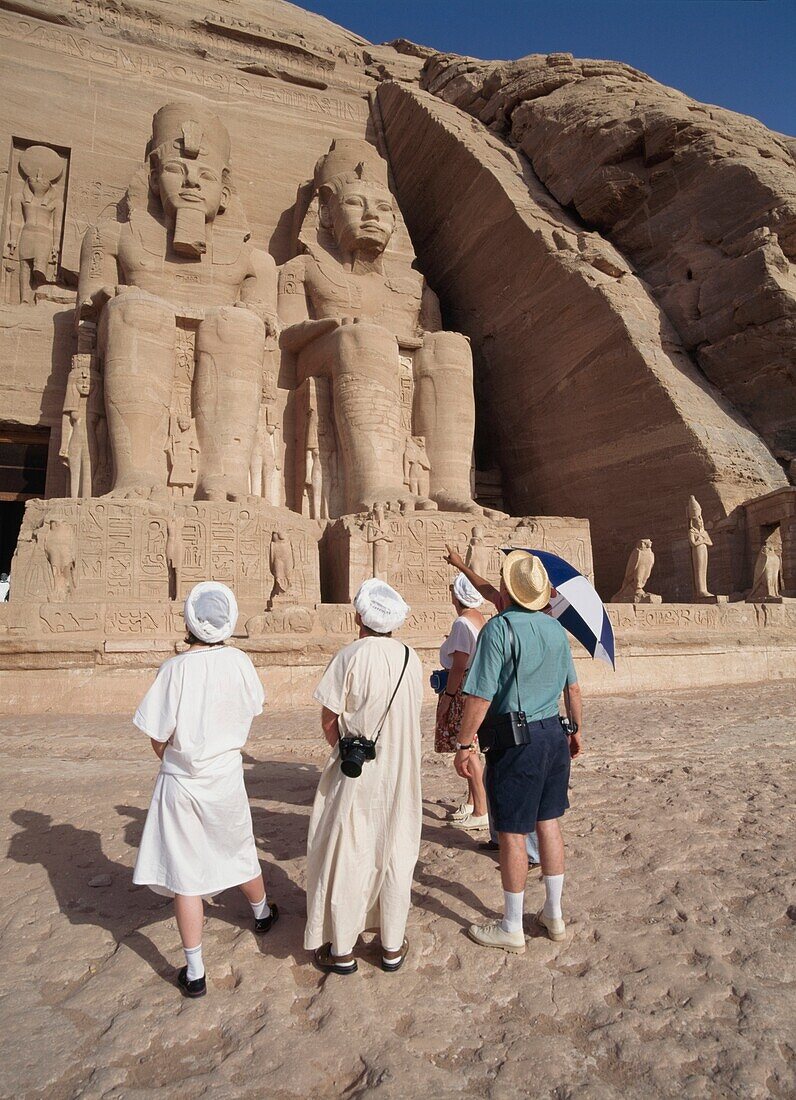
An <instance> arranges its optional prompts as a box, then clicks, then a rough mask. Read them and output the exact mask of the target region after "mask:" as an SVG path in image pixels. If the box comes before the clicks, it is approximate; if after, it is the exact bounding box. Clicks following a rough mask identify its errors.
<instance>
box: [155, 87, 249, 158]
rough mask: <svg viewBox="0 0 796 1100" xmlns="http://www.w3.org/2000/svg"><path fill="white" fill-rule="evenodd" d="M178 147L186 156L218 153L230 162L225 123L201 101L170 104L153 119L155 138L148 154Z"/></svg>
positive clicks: (193, 156) (228, 141) (192, 156)
mask: <svg viewBox="0 0 796 1100" xmlns="http://www.w3.org/2000/svg"><path fill="white" fill-rule="evenodd" d="M167 146H168V147H170V148H174V149H179V151H180V153H181V154H182V155H183V156H185V157H190V158H192V159H193V158H195V157H198V156H199V155H200V154H202V153H204V154H205V155H206V154H208V153H209V152H210V151H211V150H214V151H215V152H217V153H218V154H219V155H220V156H221V159H222V160H223V162H224V165H225V166H228V165H229V155H230V140H229V134H228V132H227V128H226V126H225V125H224V124H223V122H222V121H221V119H219V118H218V117H217V116H216V115H213V114H210V112H209V111H207V110H206V109H205V108H204V107H203V106H202V105H201V104H199V103H194V102H192V101H190V100H186V101H177V102H174V103H167V104H166V105H165V107H161V108H160V110H159V111H158V112H157V113H156V114H155V116H154V117H153V119H152V140H151V141H150V143H149V148H148V149H147V153H148V154H149V155H150V156H151V155H152V154H153V153H159V152H160V150H161V149H163V148H164V147H167Z"/></svg>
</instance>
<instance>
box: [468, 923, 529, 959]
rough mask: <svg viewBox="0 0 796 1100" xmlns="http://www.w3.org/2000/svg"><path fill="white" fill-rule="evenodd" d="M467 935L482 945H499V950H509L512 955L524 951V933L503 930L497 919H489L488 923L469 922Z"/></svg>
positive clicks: (520, 953)
mask: <svg viewBox="0 0 796 1100" xmlns="http://www.w3.org/2000/svg"><path fill="white" fill-rule="evenodd" d="M467 935H468V936H469V937H470V939H471V940H475V942H476V943H480V944H481V946H482V947H499V948H500V950H501V951H511V952H512V954H514V955H522V954H524V952H525V935H524V933H523V932H504V931H503V928H502V926H501V922H500V921H499V920H493V921H490V922H489V924H471V925H470V927H469V928H468V929H467Z"/></svg>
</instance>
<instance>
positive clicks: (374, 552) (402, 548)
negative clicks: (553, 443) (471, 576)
mask: <svg viewBox="0 0 796 1100" xmlns="http://www.w3.org/2000/svg"><path fill="white" fill-rule="evenodd" d="M473 543H475V544H477V546H478V547H479V552H478V555H477V558H476V560H478V561H479V562H481V563H484V564H485V566H486V568H485V570H484V571H485V573H486V574H487V576H488V578H489V579H491V580H493V581H495V582H496V581H497V578H498V577H499V575H500V568H501V561H502V558H503V554H502V548H503V547H514V546H516V547H522V548H524V549H535V550H548V551H550V552H551V553H554V554H558V555H559V556H560V557H563V558H565V559H566V560H567V561H569V562H570V563H571V564H572V565H574V566H575V568H576V569H578V570H579V571H580V572H581V573H583V574H584V576H586V577H588V578H589V579H590V580H593V565H592V553H591V538H590V534H589V524H588V521H587V520H581V519H569V518H558V517H551V516H540V517H529V518H526V519H522V520H518V519H507V520H504V521H499V522H492V521H488V520H485V519H483V518H482V517H479V516H470V515H464V514H461V513H448V512H415V513H410V514H409V515H401V514H400V513H395V512H391V511H389V510H388V511H386V512H385V514H384V516H383V518H382V517H374V516H373V515H365V514H363V515H360V516H344V517H342V518H341V519H339V520H337V521H336V522H335V523H334V524H332V525H331V527H330V528H329V529H328V530H327V532H326V535H325V536H324V543H323V553H324V555H325V562H326V567H327V571H328V574H329V580H330V598H331V599H333V600H335V601H338V602H341V603H343V602H346V601H347V600H350V599H351V598H352V597H353V596H354V594H355V593H356V590H357V588H358V587H359V585H360V584H361V583H362V581H364V580H366V579H367V578H368V577H372V576H375V575H377V574H378V575H379V576H381V577H383V578H384V579H385V580H387V581H389V583H390V584H392V585H393V586H394V587H395V588H397V589H398V591H399V592H400V593H401V595H402V596H403V597H404V599H405V600H407V601H408V602H409V603H410V604H413V603H414V604H428V603H430V604H434V603H446V604H447V603H448V602H449V599H450V596H449V592H448V586H449V584H450V583H451V580H452V579H453V575H454V571H453V570H452V569H451V568H450V567H449V566H448V565H446V563H445V561H444V554H445V547H446V545H451V546H453V547H454V548H455V549H456V550H458V552H459V553H460V554H462V556H464V557H466V556H467V552H468V549H469V548H470V547H471V544H473Z"/></svg>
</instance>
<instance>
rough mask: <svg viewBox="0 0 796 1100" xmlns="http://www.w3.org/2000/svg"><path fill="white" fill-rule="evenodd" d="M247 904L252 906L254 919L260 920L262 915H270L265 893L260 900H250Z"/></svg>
mask: <svg viewBox="0 0 796 1100" xmlns="http://www.w3.org/2000/svg"><path fill="white" fill-rule="evenodd" d="M249 905H251V907H252V913H254V919H255V920H262V919H263V917H268V916H270V915H271V906H270V905H269V904H268V895H267V894H263V900H262V901H250V902H249Z"/></svg>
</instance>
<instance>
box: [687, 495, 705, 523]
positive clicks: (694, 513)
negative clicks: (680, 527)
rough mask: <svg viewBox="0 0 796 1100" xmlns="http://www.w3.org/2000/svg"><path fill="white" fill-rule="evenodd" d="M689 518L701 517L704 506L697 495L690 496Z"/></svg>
mask: <svg viewBox="0 0 796 1100" xmlns="http://www.w3.org/2000/svg"><path fill="white" fill-rule="evenodd" d="M688 518H689V519H701V518H702V508H701V506H700V503H699V501H698V500H697V498H696V497H694V496H692V497H689V498H688Z"/></svg>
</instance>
